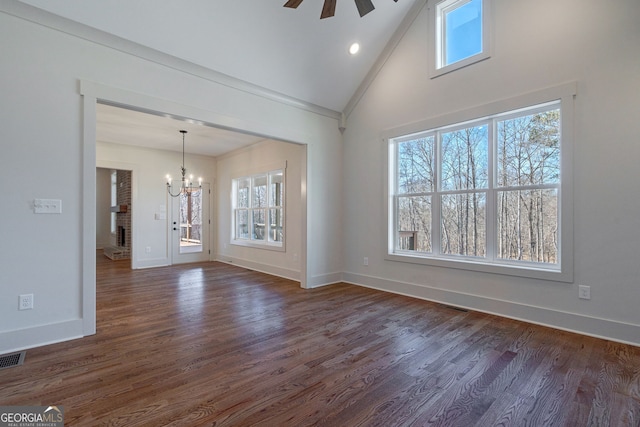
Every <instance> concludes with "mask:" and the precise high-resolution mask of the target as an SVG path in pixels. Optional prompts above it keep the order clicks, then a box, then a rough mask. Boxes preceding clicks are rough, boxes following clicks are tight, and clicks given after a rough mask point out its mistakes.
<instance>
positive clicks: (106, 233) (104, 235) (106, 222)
mask: <svg viewBox="0 0 640 427" xmlns="http://www.w3.org/2000/svg"><path fill="white" fill-rule="evenodd" d="M111 244H112V243H111V169H104V168H96V249H103V248H105V247H106V246H110V245H111Z"/></svg>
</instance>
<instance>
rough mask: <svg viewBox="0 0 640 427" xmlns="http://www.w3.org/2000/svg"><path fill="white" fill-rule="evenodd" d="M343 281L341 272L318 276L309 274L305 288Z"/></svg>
mask: <svg viewBox="0 0 640 427" xmlns="http://www.w3.org/2000/svg"><path fill="white" fill-rule="evenodd" d="M342 281H343V277H342V273H340V272H336V273H327V274H322V275H320V276H311V277H309V278H308V279H307V288H308V289H311V288H319V287H321V286H328V285H333V284H334V283H340V282H342Z"/></svg>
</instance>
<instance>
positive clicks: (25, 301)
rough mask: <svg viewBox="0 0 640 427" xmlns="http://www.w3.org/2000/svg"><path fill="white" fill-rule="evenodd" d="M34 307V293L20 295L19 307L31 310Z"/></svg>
mask: <svg viewBox="0 0 640 427" xmlns="http://www.w3.org/2000/svg"><path fill="white" fill-rule="evenodd" d="M32 308H33V294H25V295H20V298H19V304H18V309H19V310H31V309H32Z"/></svg>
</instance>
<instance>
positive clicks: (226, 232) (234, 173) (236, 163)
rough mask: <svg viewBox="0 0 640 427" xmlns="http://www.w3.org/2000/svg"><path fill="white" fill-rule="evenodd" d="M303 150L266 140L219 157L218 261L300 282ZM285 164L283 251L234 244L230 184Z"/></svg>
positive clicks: (291, 145) (287, 144) (293, 145)
mask: <svg viewBox="0 0 640 427" xmlns="http://www.w3.org/2000/svg"><path fill="white" fill-rule="evenodd" d="M303 152H304V147H302V146H300V145H297V144H291V143H286V142H279V141H270V140H267V141H263V142H260V143H259V144H255V145H253V146H251V147H249V148H247V149H244V150H238V151H235V152H232V153H230V154H228V155H225V156H222V157H219V158H217V159H216V160H217V180H216V181H217V191H216V194H217V201H218V208H217V210H216V211H217V218H216V226H217V230H218V231H217V233H216V234H217V235H218V239H217V241H218V244H217V248H216V251H215V254H216V259H218V260H220V261H224V262H229V263H233V264H236V265H241V266H244V267H247V268H251V269H254V270H259V271H263V272H266V273H270V274H275V275H278V276H282V277H286V278H289V279H292V280H297V281H300V270H301V269H300V264H301V263H300V253H301V248H302V227H301V224H302V194H301V184H302V176H301V173H302V167H301V166H302V164H301V162H302V154H303ZM285 164H286V175H285V245H284V251H276V250H267V249H263V248H255V247H246V246H238V245H234V244H231V240H232V239H231V237H232V235H231V233H232V229H233V227H232V218H231V217H232V211H231V184H232V180H233V179H234V178H240V177H242V176H247V175H250V174H255V173H260V172H267V171H269V170H273V169H275V168H279V167H283V166H284V165H285Z"/></svg>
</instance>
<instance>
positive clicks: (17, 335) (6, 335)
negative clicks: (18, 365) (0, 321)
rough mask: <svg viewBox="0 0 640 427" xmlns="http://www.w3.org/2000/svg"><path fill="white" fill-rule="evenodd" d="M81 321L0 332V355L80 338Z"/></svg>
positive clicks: (81, 335) (81, 333) (81, 334)
mask: <svg viewBox="0 0 640 427" xmlns="http://www.w3.org/2000/svg"><path fill="white" fill-rule="evenodd" d="M82 331H83V327H82V319H75V320H69V321H66V322H60V323H53V324H50V325H42V326H35V327H33V328H25V329H18V330H16V331H9V332H0V343H1V344H0V354H4V353H12V352H14V351H22V350H27V349H30V348H35V347H41V346H43V345H49V344H55V343H59V342H62V341H69V340H73V339H76V338H82V337H83V336H84V334H83V332H82Z"/></svg>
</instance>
